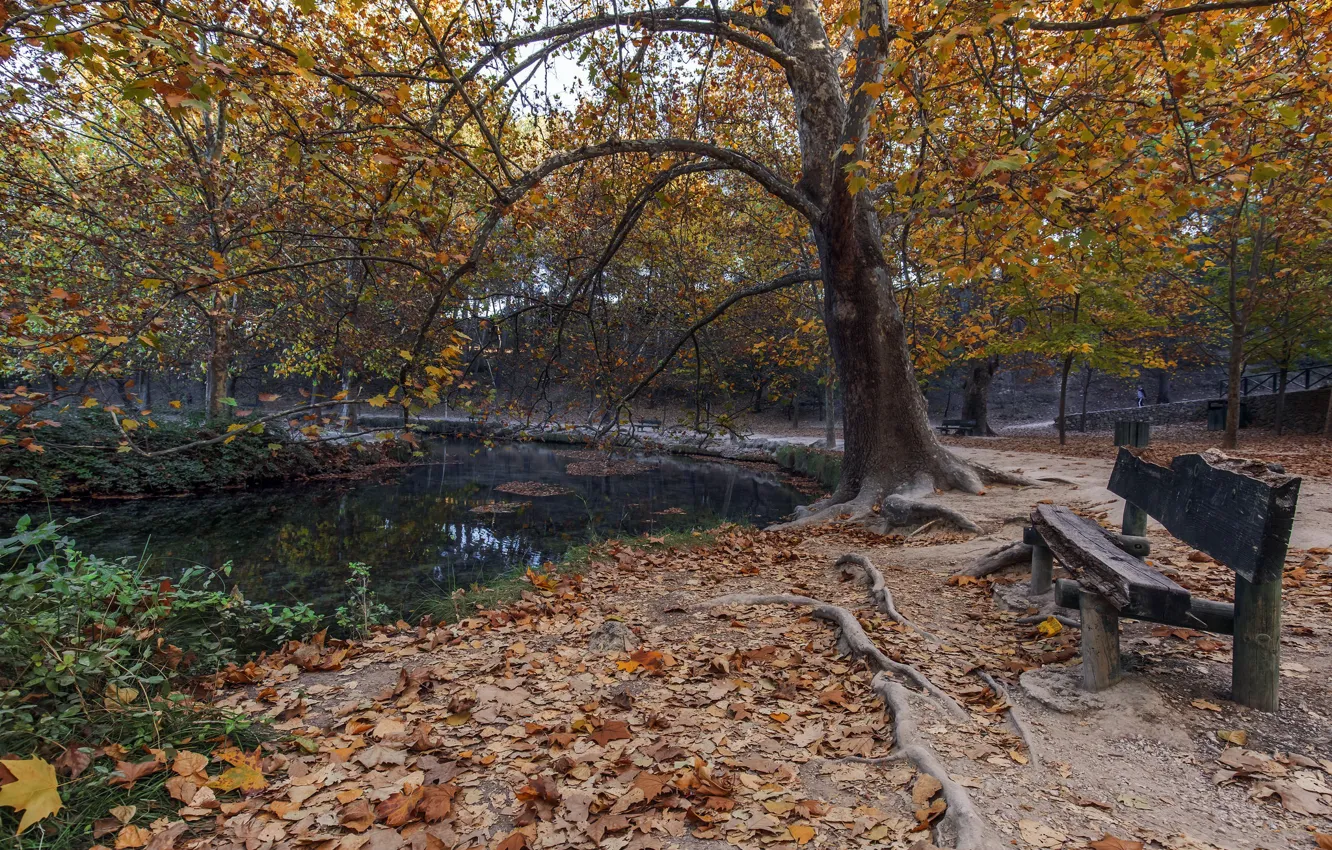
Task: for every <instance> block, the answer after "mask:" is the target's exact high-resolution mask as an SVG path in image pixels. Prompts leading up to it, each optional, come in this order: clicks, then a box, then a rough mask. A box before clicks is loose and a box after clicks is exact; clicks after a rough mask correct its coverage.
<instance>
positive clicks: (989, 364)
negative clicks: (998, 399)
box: [962, 357, 999, 437]
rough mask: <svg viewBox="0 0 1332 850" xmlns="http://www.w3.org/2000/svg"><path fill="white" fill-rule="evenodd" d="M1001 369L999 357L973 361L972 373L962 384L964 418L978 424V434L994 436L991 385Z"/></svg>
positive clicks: (968, 374) (969, 373)
mask: <svg viewBox="0 0 1332 850" xmlns="http://www.w3.org/2000/svg"><path fill="white" fill-rule="evenodd" d="M998 368H999V358H998V357H986V358H984V359H981V360H973V361H971V371H970V372H968V373H967V376H966V379H965V380H963V382H962V418H963V419H970V420H971V421H973V422H975V423H976V433H977V434H980V435H981V436H984V437H992V436H994V429H992V428H991V427H990V385H991V384H992V383H993V382H994V373H995V372H996V371H997V370H998Z"/></svg>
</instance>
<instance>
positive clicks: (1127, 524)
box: [1124, 502, 1147, 537]
mask: <svg viewBox="0 0 1332 850" xmlns="http://www.w3.org/2000/svg"><path fill="white" fill-rule="evenodd" d="M1124 533H1125V534H1128V535H1130V536H1133V537H1146V536H1147V512H1146V511H1144V510H1143V509H1142V508H1140V507H1138V506H1137V505H1135V504H1133V503H1132V502H1125V503H1124Z"/></svg>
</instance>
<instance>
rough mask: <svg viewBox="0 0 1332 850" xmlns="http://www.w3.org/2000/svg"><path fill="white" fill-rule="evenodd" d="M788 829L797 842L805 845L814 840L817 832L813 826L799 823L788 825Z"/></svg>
mask: <svg viewBox="0 0 1332 850" xmlns="http://www.w3.org/2000/svg"><path fill="white" fill-rule="evenodd" d="M787 829H788V830H789V831H790V833H791V837H792V838H794V839H795V843H796V844H799V845H801V846H804V845H806V844H808V843H809V842H811V841H813V840H814V835H815V832H814V827H812V826H806V825H805V824H802V823H798V824H793V825H791V826H789V827H787Z"/></svg>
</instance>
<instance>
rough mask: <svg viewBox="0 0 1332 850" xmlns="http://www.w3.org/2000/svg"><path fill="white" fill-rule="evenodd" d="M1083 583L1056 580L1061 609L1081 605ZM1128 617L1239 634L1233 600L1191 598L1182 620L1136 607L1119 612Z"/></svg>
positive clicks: (1056, 592) (1219, 633) (1056, 591)
mask: <svg viewBox="0 0 1332 850" xmlns="http://www.w3.org/2000/svg"><path fill="white" fill-rule="evenodd" d="M1081 592H1082V585H1080V584H1078V583H1077V582H1076V581H1074V580H1073V579H1070V578H1061V579H1060V580H1059V581H1057V582H1055V604H1056V605H1058V606H1059V607H1061V608H1077V607H1078V605H1079V604H1081V597H1080V596H1079V594H1080V593H1081ZM1119 616H1121V617H1123V618H1124V619H1126V620H1142V621H1143V622H1146V623H1161V624H1163V625H1167V626H1180V627H1182V628H1186V629H1198V630H1200V631H1204V632H1212V633H1213V634H1218V635H1233V634H1234V633H1235V606H1234V605H1231V604H1230V603H1229V602H1216V601H1214V600H1211V599H1199V598H1198V597H1196V596H1191V597H1189V610H1188V611H1186V612H1184V616H1183V617H1181V618H1180V619H1178V620H1157V619H1153V618H1151V617H1149V616H1147V615H1145V614H1143V613H1142V612H1141V611H1134V610H1133V608H1132V607H1129V608H1125V609H1123V610H1121V611H1120V612H1119Z"/></svg>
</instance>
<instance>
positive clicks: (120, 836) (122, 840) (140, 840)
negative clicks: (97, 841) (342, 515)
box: [116, 824, 153, 850]
mask: <svg viewBox="0 0 1332 850" xmlns="http://www.w3.org/2000/svg"><path fill="white" fill-rule="evenodd" d="M152 837H153V834H152V833H151V832H149V831H148V830H146V829H144V828H143V827H141V826H135V825H134V824H130V825H129V826H126V827H125V828H124V829H122V830H120V832H119V833H117V834H116V850H127V848H131V847H142V846H144V845H145V844H147V843H148V842H149V841H150V840H152Z"/></svg>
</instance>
